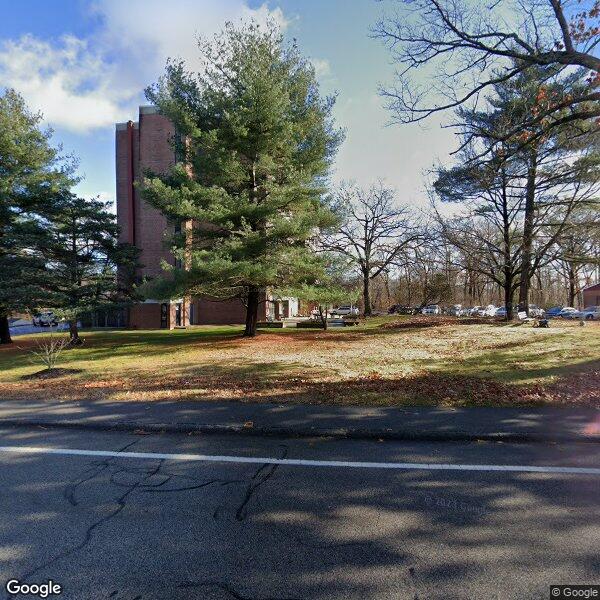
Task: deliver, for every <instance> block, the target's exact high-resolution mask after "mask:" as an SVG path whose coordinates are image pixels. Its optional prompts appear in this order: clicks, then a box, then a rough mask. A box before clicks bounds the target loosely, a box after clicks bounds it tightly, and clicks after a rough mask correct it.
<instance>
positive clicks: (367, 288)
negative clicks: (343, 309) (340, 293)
mask: <svg viewBox="0 0 600 600" xmlns="http://www.w3.org/2000/svg"><path fill="white" fill-rule="evenodd" d="M363 304H364V313H365V317H369V316H371V314H372V311H371V280H370V279H369V275H368V274H367V275H363Z"/></svg>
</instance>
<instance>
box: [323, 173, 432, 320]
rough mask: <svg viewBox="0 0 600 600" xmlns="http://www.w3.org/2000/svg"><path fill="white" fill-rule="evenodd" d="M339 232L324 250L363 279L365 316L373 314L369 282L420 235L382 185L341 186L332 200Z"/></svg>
mask: <svg viewBox="0 0 600 600" xmlns="http://www.w3.org/2000/svg"><path fill="white" fill-rule="evenodd" d="M332 207H333V209H334V211H335V212H336V213H337V214H338V215H340V217H341V221H342V224H341V226H340V227H339V229H338V230H337V231H336V232H334V233H331V234H329V235H327V236H326V237H325V238H324V240H323V242H322V244H323V248H325V249H327V250H329V251H332V252H335V253H338V254H340V255H341V256H342V257H344V258H345V259H346V260H347V261H348V262H349V263H350V265H351V266H352V267H353V268H354V269H356V270H357V272H358V274H359V275H360V278H361V280H362V288H363V303H364V314H365V315H370V314H371V313H372V307H371V282H372V280H373V279H375V278H376V277H378V276H379V275H380V274H382V273H383V272H384V271H386V270H387V269H389V268H390V267H391V266H392V265H394V263H396V262H398V261H400V260H401V257H402V254H403V253H404V252H406V251H407V250H408V248H409V247H410V246H411V245H413V244H415V243H416V242H418V241H419V239H421V238H422V236H423V234H422V232H421V230H420V228H419V227H418V225H417V224H416V222H415V220H414V219H413V217H412V215H411V214H410V212H409V210H408V208H406V207H401V206H398V205H397V203H396V199H395V192H394V190H392V189H390V188H387V187H385V186H384V185H383V184H382V183H381V182H380V183H378V184H376V185H373V186H372V187H370V188H369V189H368V190H365V189H361V188H359V187H357V186H355V185H344V186H342V187H341V188H340V189H339V190H338V192H337V193H336V194H335V195H334V197H333V199H332Z"/></svg>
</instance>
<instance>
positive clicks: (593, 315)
mask: <svg viewBox="0 0 600 600" xmlns="http://www.w3.org/2000/svg"><path fill="white" fill-rule="evenodd" d="M581 312H582V314H583V318H584V319H585V320H586V321H595V320H598V319H600V306H588V307H587V308H584V309H583V310H582V311H581Z"/></svg>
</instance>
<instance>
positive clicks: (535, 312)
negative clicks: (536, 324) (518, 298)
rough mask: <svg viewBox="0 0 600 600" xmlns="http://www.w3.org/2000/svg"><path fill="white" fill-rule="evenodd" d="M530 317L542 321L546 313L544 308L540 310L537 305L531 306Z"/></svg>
mask: <svg viewBox="0 0 600 600" xmlns="http://www.w3.org/2000/svg"><path fill="white" fill-rule="evenodd" d="M528 314H529V316H530V317H531V318H533V319H541V318H542V317H543V316H544V315H545V314H546V313H545V312H544V309H543V308H540V307H539V306H538V305H537V304H530V305H529V313H528Z"/></svg>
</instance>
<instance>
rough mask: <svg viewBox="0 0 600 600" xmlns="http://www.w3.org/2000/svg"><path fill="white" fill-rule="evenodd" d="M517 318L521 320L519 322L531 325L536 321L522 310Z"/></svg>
mask: <svg viewBox="0 0 600 600" xmlns="http://www.w3.org/2000/svg"><path fill="white" fill-rule="evenodd" d="M517 318H518V319H519V321H521V323H530V322H531V321H534V320H535V319H532V318H531V317H528V316H527V313H526V312H525V311H524V310H520V311H519V312H518V313H517Z"/></svg>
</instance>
